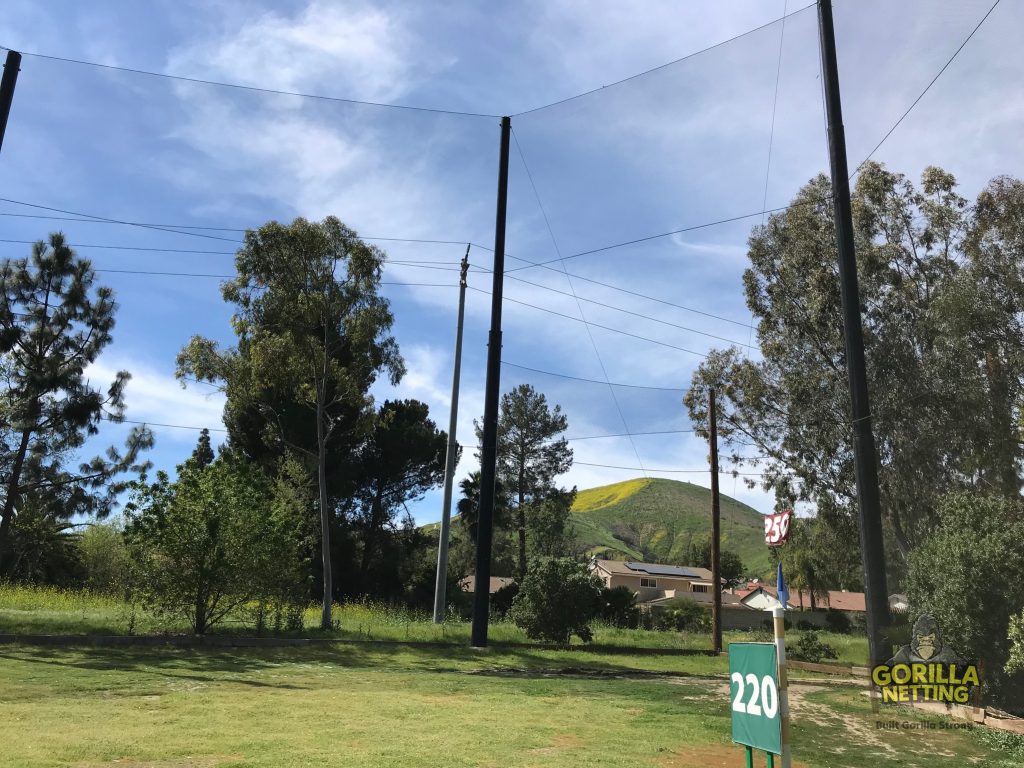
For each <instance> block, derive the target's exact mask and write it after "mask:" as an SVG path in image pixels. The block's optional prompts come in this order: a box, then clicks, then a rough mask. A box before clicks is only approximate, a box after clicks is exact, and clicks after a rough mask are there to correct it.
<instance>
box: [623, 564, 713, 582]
mask: <svg viewBox="0 0 1024 768" xmlns="http://www.w3.org/2000/svg"><path fill="white" fill-rule="evenodd" d="M626 567H627V568H629V569H630V570H632V571H639V572H641V573H649V574H650V575H651V576H679V577H682V578H684V579H699V578H702V576H701V574H699V573H697V572H695V571H693V570H691V569H690V568H684V567H683V566H681V565H656V564H652V563H626Z"/></svg>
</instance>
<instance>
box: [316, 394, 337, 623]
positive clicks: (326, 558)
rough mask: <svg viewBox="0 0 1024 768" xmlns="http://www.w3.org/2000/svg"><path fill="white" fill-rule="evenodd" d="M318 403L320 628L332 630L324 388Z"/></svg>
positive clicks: (332, 597) (318, 397)
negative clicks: (322, 573) (320, 558)
mask: <svg viewBox="0 0 1024 768" xmlns="http://www.w3.org/2000/svg"><path fill="white" fill-rule="evenodd" d="M319 390H320V391H319V392H318V393H317V403H316V453H317V471H316V474H317V484H318V485H319V486H320V553H321V557H322V559H323V570H324V600H323V611H322V612H321V614H320V628H321V629H330V628H331V626H332V621H331V603H332V602H333V600H334V585H333V582H332V579H331V516H330V513H329V510H328V508H327V436H326V435H325V434H324V404H323V397H324V395H323V388H322V387H320V388H319Z"/></svg>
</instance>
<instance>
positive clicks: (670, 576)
mask: <svg viewBox="0 0 1024 768" xmlns="http://www.w3.org/2000/svg"><path fill="white" fill-rule="evenodd" d="M590 570H591V573H594V574H596V575H597V576H599V577H600V578H601V580H602V581H603V582H604V585H605V587H607V588H608V589H613V588H615V587H629V588H630V589H631V590H633V592H634V593H635V594H636V600H637V603H638V604H644V603H649V602H651V601H654V600H662V599H664V598H672V597H676V596H677V595H678V596H688V597H689V596H695V595H709V596H710V594H711V584H712V582H711V571H709V570H708V569H707V568H698V567H696V566H690V565H686V566H680V565H659V564H658V563H635V562H626V561H622V560H592V561H591V563H590Z"/></svg>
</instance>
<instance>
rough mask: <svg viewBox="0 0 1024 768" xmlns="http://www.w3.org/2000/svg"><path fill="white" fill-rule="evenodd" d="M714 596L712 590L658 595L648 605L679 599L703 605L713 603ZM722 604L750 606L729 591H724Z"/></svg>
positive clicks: (667, 602) (732, 606)
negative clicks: (665, 595)
mask: <svg viewBox="0 0 1024 768" xmlns="http://www.w3.org/2000/svg"><path fill="white" fill-rule="evenodd" d="M712 597H713V595H712V593H711V592H679V591H676V593H675V594H674V595H672V596H667V597H657V598H655V599H653V600H646V601H644V603H645V604H646V605H667V604H669V603H674V602H678V601H679V600H691V601H693V602H695V603H700V604H701V605H711V598H712ZM722 605H723V606H727V607H730V608H750V606H749V605H746V604H745V603H744V602H743V601H741V600H740V599H739V598H738V597H737V596H736V595H730V594H728V593H727V592H723V593H722Z"/></svg>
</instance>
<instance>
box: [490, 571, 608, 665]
mask: <svg viewBox="0 0 1024 768" xmlns="http://www.w3.org/2000/svg"><path fill="white" fill-rule="evenodd" d="M600 609H601V580H600V579H599V578H598V577H596V576H593V575H591V574H590V572H589V571H588V570H587V567H586V566H585V565H583V564H581V563H578V562H576V561H575V560H573V559H572V558H568V557H540V558H534V560H533V562H532V563H531V564H530V569H529V570H528V571H527V573H526V577H525V578H524V579H523V583H522V585H521V587H520V589H519V594H517V595H516V597H515V599H514V600H513V601H512V610H511V611H509V616H510V618H511V619H512V621H514V622H515V624H516V626H518V627H520V628H521V629H523V630H524V631H525V632H526V636H527V637H529V638H530V639H531V640H546V641H548V642H552V643H559V644H561V645H568V644H569V640H570V639H571V637H572V636H573V635H576V636H577V637H579V638H580V639H581V640H583V641H584V642H587V643H589V642H590V641H591V640H592V639H593V636H594V635H593V632H591V630H590V622H591V621H593V620H594V619H595V618H596V617H597V615H598V612H599V611H600Z"/></svg>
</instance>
